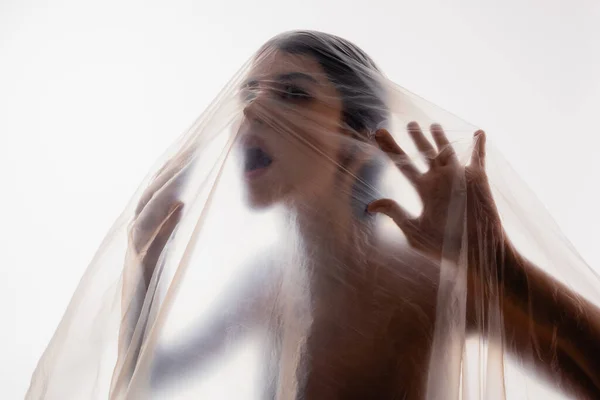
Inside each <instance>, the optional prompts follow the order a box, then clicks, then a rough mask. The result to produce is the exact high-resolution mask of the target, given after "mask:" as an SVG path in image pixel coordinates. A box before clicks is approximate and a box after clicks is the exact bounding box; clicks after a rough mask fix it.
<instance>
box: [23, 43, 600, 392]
mask: <svg viewBox="0 0 600 400" xmlns="http://www.w3.org/2000/svg"><path fill="white" fill-rule="evenodd" d="M495 134H501V132H498V133H496V132H490V133H484V132H483V131H481V130H479V129H478V128H477V127H475V126H472V125H471V124H470V123H468V122H466V121H464V120H462V119H461V118H459V117H457V116H455V115H452V114H451V113H450V112H448V111H445V110H442V109H440V108H439V107H437V106H435V105H433V104H431V103H429V102H427V101H426V100H424V99H422V98H420V97H418V96H417V95H415V94H413V93H410V92H409V91H407V90H405V89H403V88H402V87H400V86H398V85H396V84H394V83H392V82H390V81H389V80H388V79H387V78H386V77H385V75H384V74H383V73H382V72H381V71H380V70H379V69H378V67H377V66H376V64H375V63H374V62H373V60H371V59H370V58H369V57H368V55H366V54H365V53H364V52H363V51H362V50H360V49H358V48H357V47H356V46H355V45H353V44H352V43H349V42H347V41H345V40H343V39H341V38H338V37H335V36H332V35H328V34H324V33H319V32H307V31H294V32H286V33H283V34H281V35H278V36H276V37H275V38H273V39H271V40H270V41H269V42H267V43H266V44H265V45H264V46H263V47H262V48H261V49H259V50H258V51H257V52H256V54H255V55H254V56H253V57H252V58H251V59H250V60H249V61H248V62H247V63H246V64H245V65H244V66H242V68H241V69H240V70H239V72H238V73H237V74H236V75H235V76H234V77H233V78H232V79H231V81H230V82H229V84H228V85H227V87H225V88H224V89H223V91H222V92H221V93H220V95H219V96H218V97H217V98H216V99H215V100H214V102H213V103H212V104H211V105H210V107H209V108H208V109H207V110H206V111H205V112H204V113H203V114H202V115H201V116H200V117H199V118H198V120H197V121H196V122H195V123H194V124H193V125H192V126H191V127H190V129H189V130H188V131H187V132H185V133H184V134H183V135H182V136H181V137H180V138H179V139H178V140H177V141H176V142H175V143H174V144H173V146H172V147H171V148H170V149H168V151H167V152H166V153H165V154H164V156H163V157H162V158H161V159H160V160H158V162H157V163H156V165H155V166H154V167H153V168H152V169H151V171H150V172H149V174H148V176H147V178H146V179H145V180H144V181H143V182H142V183H141V185H140V187H139V190H138V191H137V192H136V193H135V194H134V195H133V197H132V199H131V201H130V203H129V204H128V205H127V206H126V208H125V210H124V211H123V213H122V214H121V216H119V217H118V219H117V220H116V222H115V224H114V226H113V228H112V229H111V231H110V232H109V234H108V235H107V236H106V238H105V240H104V242H103V243H102V245H101V246H100V248H99V250H98V252H97V254H96V256H95V258H94V260H93V262H92V263H91V265H90V266H89V267H88V269H87V271H86V273H85V275H84V276H83V278H82V280H81V283H80V284H79V287H78V289H77V291H76V293H75V294H74V296H73V299H72V301H71V303H70V305H69V307H68V309H67V310H66V313H65V315H64V317H63V319H62V321H61V323H60V325H59V326H58V328H57V331H56V333H55V335H54V337H53V339H52V341H51V342H50V344H49V345H48V348H47V350H46V351H45V353H44V354H43V356H42V357H41V359H40V361H39V364H38V367H37V368H36V370H35V372H34V374H33V377H32V382H31V386H30V389H29V391H28V393H27V396H26V398H27V399H61V400H64V399H163V398H168V399H187V398H194V399H197V398H206V399H232V398H237V399H254V398H256V399H444V400H446V399H538V398H542V396H544V398H557V399H558V398H590V399H594V398H600V310H599V308H598V304H600V302H599V299H600V296H599V294H600V290H599V289H600V281H599V279H598V276H597V275H596V274H595V273H594V272H593V271H592V270H591V269H590V268H589V266H588V265H586V264H585V262H584V261H583V260H582V259H581V258H580V257H579V256H578V254H577V253H576V251H575V250H574V249H573V248H572V247H571V246H570V244H569V242H568V240H567V239H566V238H565V237H564V236H562V234H561V232H560V231H559V229H558V228H557V227H556V225H555V224H554V222H553V221H552V219H551V217H550V216H549V215H548V214H547V213H546V211H545V210H544V208H543V207H542V206H541V205H540V204H539V202H538V201H537V200H536V198H535V196H534V195H533V194H532V193H531V191H529V189H528V188H527V186H526V185H525V184H524V183H523V182H522V181H521V180H520V179H519V177H518V176H517V174H516V173H515V172H514V171H513V170H512V169H511V168H510V166H509V165H508V163H507V162H506V161H505V160H504V159H503V157H502V155H501V154H500V152H499V151H498V150H497V149H495V148H494V147H493V136H494V135H495ZM134 157H135V155H132V162H135V159H134Z"/></svg>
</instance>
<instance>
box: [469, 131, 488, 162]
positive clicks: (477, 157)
mask: <svg viewBox="0 0 600 400" xmlns="http://www.w3.org/2000/svg"><path fill="white" fill-rule="evenodd" d="M473 138H474V139H473V140H474V141H475V145H474V146H473V154H472V155H471V165H472V166H474V167H478V168H485V155H486V150H485V143H486V136H485V132H484V131H482V130H478V131H477V132H475V134H474V135H473Z"/></svg>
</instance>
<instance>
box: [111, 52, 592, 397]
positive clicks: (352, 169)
mask: <svg viewBox="0 0 600 400" xmlns="http://www.w3.org/2000/svg"><path fill="white" fill-rule="evenodd" d="M290 75H292V76H294V78H293V79H288V78H289V77H290ZM306 76H308V77H309V78H306ZM249 82H250V84H249V85H248V87H246V88H245V89H244V93H246V94H245V96H246V99H247V101H248V103H247V104H246V107H245V111H244V115H245V118H244V121H243V122H242V125H241V128H240V134H239V137H240V140H239V142H238V144H239V147H238V149H239V150H240V151H243V150H244V148H245V147H247V146H252V145H260V147H261V148H263V149H265V151H267V152H268V153H269V154H270V155H271V156H272V158H273V163H272V164H271V165H270V166H269V168H268V169H266V170H265V171H262V172H261V174H260V175H258V176H246V196H247V198H246V200H247V203H248V205H249V206H251V207H253V208H256V209H261V208H265V207H270V206H273V205H275V204H283V205H285V207H286V208H287V209H289V210H290V212H292V213H293V214H294V215H295V216H296V217H297V224H298V228H299V231H300V234H301V237H302V238H303V240H304V245H305V246H306V247H305V248H306V249H307V250H308V251H311V254H312V256H311V257H312V259H313V261H314V262H313V263H312V264H311V265H310V266H308V267H307V268H308V269H309V271H310V274H309V277H308V278H306V277H304V278H303V277H300V278H299V277H298V276H286V274H285V273H281V270H280V269H277V268H274V267H267V268H266V271H267V273H265V274H264V276H263V275H261V281H260V283H256V282H257V281H256V279H251V277H242V278H241V279H240V282H247V283H246V284H240V286H236V288H235V290H234V291H233V292H234V293H237V294H238V297H236V299H243V300H244V301H243V304H244V307H243V308H242V307H238V308H234V309H233V311H232V312H230V313H228V315H227V316H222V315H221V316H220V315H219V313H218V312H217V313H216V316H215V318H214V319H213V322H212V324H210V325H209V326H205V327H203V329H202V330H201V331H200V332H198V333H196V334H195V337H194V338H192V339H191V340H190V343H189V345H188V346H187V347H185V348H184V350H181V351H180V352H179V353H178V352H177V351H174V352H173V353H171V354H170V355H169V357H164V358H163V360H162V361H161V360H160V357H159V359H158V360H157V361H156V362H155V363H156V364H157V365H158V367H157V368H158V370H156V371H155V373H154V375H153V376H154V379H155V380H156V381H157V382H159V384H160V382H163V381H168V377H169V376H176V375H178V374H179V373H181V372H182V371H185V370H186V369H190V368H193V367H196V366H197V364H198V363H199V362H200V361H203V362H206V361H207V360H210V357H211V356H215V355H217V354H218V353H219V351H220V349H221V348H222V347H223V345H224V341H225V335H224V334H223V332H225V331H226V330H227V329H231V328H232V327H238V328H239V329H240V330H242V327H244V328H249V327H254V326H262V327H266V331H267V332H270V333H271V336H270V337H269V340H271V341H272V342H271V345H272V347H273V348H274V349H276V350H277V354H276V356H275V357H274V358H275V359H276V362H279V361H280V360H284V361H283V362H282V363H279V364H278V365H279V367H277V368H275V369H270V370H269V371H268V373H270V374H271V375H275V376H276V377H277V376H278V377H279V378H280V380H279V381H280V385H279V386H278V385H277V384H276V383H273V385H271V386H269V385H266V386H267V388H266V390H267V392H268V394H266V396H267V395H268V396H271V397H273V396H275V395H277V396H278V398H286V397H287V396H291V397H295V398H298V399H323V398H330V399H365V398H378V399H423V398H425V396H426V384H427V371H428V365H429V356H430V354H431V348H432V343H433V337H434V330H435V320H436V301H437V294H438V285H439V276H440V268H439V263H440V261H441V259H442V255H444V257H445V258H449V259H450V261H456V260H453V257H455V256H458V254H453V252H452V251H449V252H448V251H446V252H443V251H442V245H443V244H444V243H445V244H448V243H456V248H459V245H461V239H462V238H463V237H465V238H466V240H467V245H468V247H467V248H468V251H467V267H468V268H467V276H466V278H467V299H466V315H467V321H466V324H467V325H466V327H465V329H466V331H467V333H479V332H480V331H481V329H482V327H483V326H484V325H485V324H484V321H489V319H490V317H493V316H494V315H496V313H495V312H497V313H498V314H501V315H502V316H503V319H502V325H501V326H502V329H503V340H504V342H505V346H506V349H507V350H508V351H509V352H511V353H512V354H513V355H515V356H517V357H519V358H521V359H524V360H525V361H527V362H529V364H530V365H531V366H532V367H533V368H535V369H536V371H537V372H539V373H540V374H542V375H543V376H545V377H546V378H548V382H550V383H552V384H554V385H556V387H557V388H560V389H561V390H564V391H565V392H567V393H571V394H575V395H577V396H578V397H580V398H600V312H599V311H598V309H597V308H595V307H594V306H593V305H592V304H590V303H588V302H587V301H586V300H584V299H583V298H581V297H580V296H578V295H577V294H576V293H573V292H572V291H570V290H569V289H568V288H566V287H564V286H563V285H561V284H560V283H558V282H556V281H555V280H553V279H552V278H550V277H549V276H547V275H546V274H544V273H543V272H542V271H541V270H540V269H538V268H537V267H536V266H534V265H532V264H531V263H530V262H529V261H527V260H526V259H525V258H524V257H523V256H521V255H520V254H519V253H518V252H517V251H516V250H515V249H514V247H513V246H512V245H511V243H510V241H509V240H508V238H507V237H506V234H505V233H504V231H503V228H502V225H501V223H500V218H499V216H498V213H497V210H496V207H495V204H494V201H493V198H492V195H491V191H490V187H489V184H488V181H487V176H486V174H485V134H484V133H483V132H482V131H478V132H476V133H475V135H474V141H475V146H474V152H473V156H472V160H471V163H470V164H469V166H466V167H465V166H463V165H461V164H460V163H459V161H458V158H457V157H456V154H455V153H454V150H453V149H452V146H451V145H450V143H449V142H448V139H447V138H446V135H445V134H444V131H443V128H442V127H441V126H438V125H433V126H432V127H431V128H430V130H431V135H432V137H433V139H434V144H435V146H434V144H432V143H430V142H429V141H428V140H427V139H426V138H425V136H424V134H423V132H422V130H421V128H420V127H419V126H418V125H417V124H416V123H411V124H409V126H408V128H407V131H408V134H409V135H410V136H411V138H412V140H413V141H414V143H415V144H416V146H417V148H418V149H419V150H420V151H421V152H422V155H423V156H424V157H425V158H426V160H428V166H429V169H428V171H427V172H425V173H422V172H420V171H419V170H418V169H417V168H416V167H415V166H414V164H413V163H412V161H411V160H410V159H409V158H408V156H407V155H406V153H405V152H404V151H403V150H402V149H401V148H400V147H399V146H398V145H397V144H396V143H395V141H394V139H393V138H392V136H391V135H390V133H389V132H387V131H386V130H379V131H377V132H376V134H375V136H374V138H373V139H371V140H370V141H368V143H365V142H362V143H359V144H356V143H357V141H356V140H354V139H351V138H352V132H351V131H349V130H347V129H346V128H344V125H343V123H342V122H341V121H342V102H341V99H340V98H339V95H338V93H337V90H336V88H335V86H334V85H332V84H331V82H329V81H328V79H327V77H326V76H325V74H324V73H323V70H322V69H321V67H320V65H319V64H318V63H317V62H316V61H315V60H314V59H312V58H311V57H308V56H302V55H289V54H284V53H278V52H272V53H270V54H269V55H267V56H266V57H265V58H264V59H262V60H260V62H257V63H255V66H254V68H253V69H252V71H251V72H250V79H249ZM290 85H291V86H290ZM290 87H291V89H290ZM297 89H300V91H301V92H303V93H305V94H308V96H304V95H303V96H299V95H297V92H298V90H297ZM290 90H291V92H293V93H296V95H290ZM353 146H354V147H353ZM356 146H358V147H356ZM382 154H385V155H387V156H389V158H390V160H391V161H392V162H394V163H396V165H397V166H398V168H399V169H400V171H401V172H402V174H404V175H405V176H406V177H407V179H408V180H409V181H410V182H411V183H412V185H413V186H414V187H415V189H416V190H417V192H418V194H419V196H420V197H421V200H422V202H423V212H422V214H421V215H420V216H418V217H416V218H415V217H413V216H411V215H409V214H408V213H407V212H406V211H405V210H404V209H403V208H402V207H401V206H400V205H399V204H397V203H395V202H394V201H393V200H390V199H379V200H376V201H374V202H372V203H370V204H369V206H368V211H369V213H370V214H372V215H371V217H368V218H367V219H366V220H361V221H359V220H357V218H356V217H355V215H354V214H353V210H352V207H351V203H352V201H351V200H352V199H351V197H352V193H353V190H352V188H353V185H355V184H356V174H357V172H358V171H359V170H360V168H361V166H362V165H364V163H365V162H366V161H367V160H369V159H372V158H373V157H375V156H378V155H382ZM186 157H187V155H186V154H185V153H184V154H182V155H181V156H179V157H178V158H176V159H174V160H172V161H171V162H170V163H169V164H167V165H166V166H165V168H163V170H162V171H161V172H160V173H159V175H158V177H157V179H156V180H155V181H154V183H153V185H152V186H151V187H149V188H148V190H147V191H146V193H145V194H144V195H143V196H142V199H141V201H140V204H139V207H138V210H137V213H136V220H135V223H134V226H133V229H132V231H131V232H132V233H131V238H130V240H131V245H132V248H133V249H134V250H135V254H137V257H138V259H139V264H138V265H137V268H139V267H140V266H141V276H143V282H144V283H143V287H144V288H146V289H147V288H148V285H149V283H150V277H151V276H152V274H154V273H155V268H156V264H157V261H158V257H159V255H160V253H161V251H162V250H163V248H164V246H165V244H166V243H167V240H168V238H169V237H170V236H171V234H172V233H173V231H174V229H175V228H176V226H177V223H178V221H179V220H180V218H181V215H182V210H183V204H182V203H181V202H180V201H179V200H178V194H179V188H180V187H182V186H183V185H184V184H185V181H186V178H187V170H188V169H189V168H191V167H190V165H189V163H188V162H187V159H186ZM340 165H342V166H343V167H340ZM299 166H302V168H299ZM457 179H458V182H460V185H461V186H460V187H461V188H462V189H464V194H465V196H464V200H465V201H466V210H467V214H466V215H465V216H464V217H465V220H466V224H464V229H465V231H464V232H463V230H461V229H460V228H459V227H457V229H455V230H454V231H455V232H457V237H448V236H447V234H446V233H445V231H444V229H443V228H444V227H446V226H447V225H448V223H451V221H449V220H448V215H446V213H445V210H448V208H449V205H450V202H451V199H453V198H455V197H456V196H454V195H453V192H452V188H456V182H457ZM332 188H334V190H335V195H332V192H331V191H332ZM463 209H465V207H463ZM376 214H383V215H387V216H388V217H390V218H392V219H393V221H394V222H395V223H396V224H397V226H398V227H399V229H401V231H402V232H403V234H404V236H405V237H406V239H407V241H408V243H409V244H410V245H411V247H412V249H413V250H417V251H416V252H415V251H410V249H406V248H401V247H399V246H397V245H393V244H391V243H392V242H393V241H390V240H386V238H379V237H377V235H375V234H373V232H372V231H371V230H370V229H369V226H370V225H369V223H370V222H372V218H374V215H376ZM369 218H371V219H369ZM461 233H462V234H464V236H463V235H462V234H461ZM481 238H484V240H485V242H484V243H483V244H482V243H480V241H481V240H482V239H481ZM324 265H328V266H329V268H324V267H323V266H324ZM269 268H270V269H269ZM139 276H140V271H125V284H124V299H125V300H124V303H123V304H124V315H125V314H126V313H127V312H129V314H131V313H132V311H131V310H130V309H129V308H128V307H127V306H125V305H126V304H128V300H130V299H132V298H134V297H135V296H145V291H144V290H141V291H140V290H137V291H134V290H132V288H133V287H139V286H137V285H138V279H139V278H138V277H139ZM286 279H287V280H286ZM298 279H300V280H301V281H302V279H304V281H303V282H304V283H305V284H306V285H307V286H308V287H310V293H311V296H310V298H308V297H307V298H306V299H304V300H305V301H306V302H307V303H306V304H303V303H302V302H300V303H286V302H282V301H281V297H282V296H278V294H279V293H278V292H277V289H273V290H272V291H268V290H265V287H273V288H277V287H282V286H283V285H282V284H281V283H282V282H288V281H291V280H293V281H297V280H298ZM264 280H272V281H273V283H274V284H271V285H269V284H268V283H267V284H265V281H264ZM487 282H493V283H494V284H493V285H491V286H490V285H487V284H486V283H487ZM494 288H496V289H497V290H493V289H494ZM283 297H285V296H283ZM233 300H235V299H233ZM233 300H232V299H228V300H225V301H226V302H229V307H228V309H231V304H233V303H235V301H233ZM488 303H490V304H497V307H496V308H495V309H494V308H493V307H492V309H487V308H482V307H481V304H488ZM223 306H224V307H225V306H226V303H223ZM303 306H308V308H309V309H310V310H311V311H310V323H306V324H303V323H302V321H304V319H303V318H302V317H301V318H295V316H296V315H297V313H298V312H299V310H301V309H302V307H303ZM217 309H220V308H219V307H217ZM136 316H137V317H136ZM124 319H125V320H128V321H132V322H130V323H133V324H135V323H141V324H144V321H142V320H141V317H139V314H136V313H135V312H133V318H132V317H131V315H129V317H127V318H124ZM295 321H299V322H297V324H296V325H294V329H293V330H295V331H297V332H300V336H303V335H304V336H305V337H306V343H305V345H304V346H303V347H302V348H301V349H298V348H296V347H294V346H295V342H294V339H293V335H292V339H290V340H289V341H286V340H281V338H282V337H283V338H286V337H288V336H286V335H290V334H291V333H290V332H288V331H284V330H282V329H283V328H282V327H283V326H286V324H287V325H289V324H293V323H295ZM124 331H125V330H124ZM278 339H279V341H278ZM129 346H130V344H129V342H128V339H127V337H126V336H125V335H123V336H122V337H121V342H120V357H124V355H125V353H126V352H127V351H128V350H129V351H130V352H134V353H137V350H136V349H131V348H129ZM138 350H139V349H138ZM298 352H300V353H301V354H302V356H301V357H300V358H299V359H297V360H293V359H292V357H290V354H296V353H298ZM134 361H135V360H134ZM132 365H135V362H134V363H133V364H132ZM271 365H272V364H269V366H271Z"/></svg>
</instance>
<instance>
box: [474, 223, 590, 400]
mask: <svg viewBox="0 0 600 400" xmlns="http://www.w3.org/2000/svg"><path fill="white" fill-rule="evenodd" d="M488 237H498V236H497V235H496V236H494V235H493V234H491V235H488ZM483 246H486V248H488V249H491V250H496V251H489V252H488V251H486V255H484V256H482V255H481V252H480V251H479V250H478V249H473V251H469V260H470V263H469V264H470V265H469V271H471V274H470V275H469V290H468V295H467V296H468V297H467V305H468V317H467V318H468V319H467V320H468V324H469V325H468V327H469V328H470V329H471V330H478V329H480V328H481V326H482V324H483V323H484V321H485V319H487V317H488V316H489V315H488V312H494V311H495V310H493V309H488V308H487V307H485V305H489V304H492V303H491V302H490V300H492V297H491V296H490V293H489V282H493V281H494V280H493V279H492V280H490V274H494V275H495V276H496V279H497V281H496V285H495V286H496V287H498V288H499V289H500V291H499V293H496V296H497V298H498V300H499V307H500V311H501V314H502V317H503V322H504V339H505V344H506V346H507V348H508V350H509V351H511V352H512V353H513V354H515V355H517V356H519V357H520V358H521V359H524V360H525V361H528V362H529V363H530V365H532V366H534V367H535V368H536V370H537V371H539V372H541V373H542V374H543V375H545V376H546V378H548V379H549V380H550V381H551V382H553V384H555V385H556V386H558V387H561V389H563V390H565V391H566V392H568V393H576V394H577V395H579V396H582V398H594V399H595V398H600V310H599V309H598V308H597V307H595V306H594V305H593V304H591V303H590V302H588V301H587V300H585V299H584V298H582V297H581V296H579V295H578V294H576V293H574V292H573V291H571V290H570V289H569V288H567V287H566V286H565V285H563V284H561V283H559V282H557V281H556V280H555V279H553V278H552V277H550V276H549V275H547V274H546V273H544V272H543V271H542V270H541V269H539V268H538V267H536V266H535V265H533V264H532V263H531V262H529V261H528V260H527V259H525V258H524V257H523V256H521V255H520V254H519V253H518V252H517V250H516V249H515V248H514V246H512V245H511V244H510V242H509V241H508V240H500V241H498V242H497V243H494V240H491V241H489V242H488V243H485V244H483ZM480 247H481V246H480ZM483 271H487V273H486V274H484V273H483ZM484 275H485V276H484ZM486 282H487V283H486ZM482 305H484V307H481V306H482ZM478 307H479V308H480V309H478ZM496 311H497V310H496Z"/></svg>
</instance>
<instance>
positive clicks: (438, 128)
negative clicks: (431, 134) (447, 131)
mask: <svg viewBox="0 0 600 400" xmlns="http://www.w3.org/2000/svg"><path fill="white" fill-rule="evenodd" d="M440 129H442V126H441V125H440V124H437V123H435V124H431V130H440Z"/></svg>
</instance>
